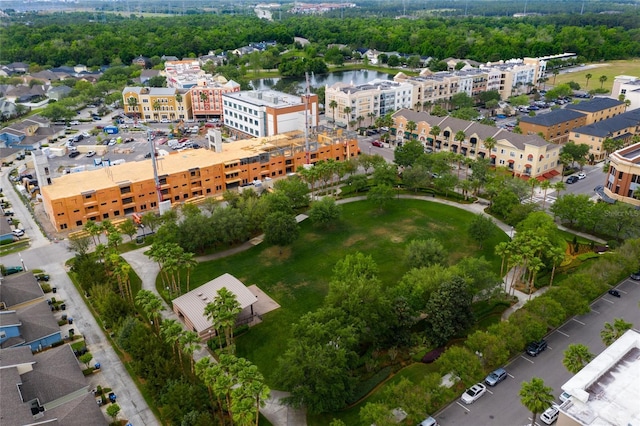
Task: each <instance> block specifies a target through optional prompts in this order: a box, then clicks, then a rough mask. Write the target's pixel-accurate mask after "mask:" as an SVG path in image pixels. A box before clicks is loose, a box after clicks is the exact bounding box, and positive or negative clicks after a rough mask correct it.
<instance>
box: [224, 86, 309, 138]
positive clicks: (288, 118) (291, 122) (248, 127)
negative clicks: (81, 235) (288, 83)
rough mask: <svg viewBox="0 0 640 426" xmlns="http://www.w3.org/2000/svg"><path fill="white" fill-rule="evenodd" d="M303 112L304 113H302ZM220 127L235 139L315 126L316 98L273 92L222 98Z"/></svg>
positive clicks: (264, 91) (227, 94) (237, 94)
mask: <svg viewBox="0 0 640 426" xmlns="http://www.w3.org/2000/svg"><path fill="white" fill-rule="evenodd" d="M305 110H306V113H305ZM222 111H223V113H222V114H223V117H224V124H225V126H226V127H227V129H229V130H230V131H231V133H232V134H233V135H235V136H237V137H239V138H245V137H264V136H274V135H277V134H279V133H285V132H292V131H302V130H304V129H305V120H306V126H307V128H308V129H315V128H316V127H317V126H318V119H319V118H318V95H315V94H311V95H309V96H306V95H304V96H294V95H289V94H287V93H283V92H277V91H275V90H252V91H241V92H237V93H224V94H222Z"/></svg>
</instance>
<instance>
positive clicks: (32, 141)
mask: <svg viewBox="0 0 640 426" xmlns="http://www.w3.org/2000/svg"><path fill="white" fill-rule="evenodd" d="M63 133H64V128H63V127H56V126H52V125H51V123H50V122H49V120H47V119H46V118H44V117H42V116H39V115H32V116H30V117H29V118H27V119H25V120H22V121H21V122H18V123H14V124H12V125H11V126H7V127H3V128H2V129H0V147H5V148H18V149H23V150H26V151H33V150H36V149H39V148H40V147H41V146H42V144H45V143H48V142H49V140H51V139H52V138H53V137H57V136H58V135H60V134H63Z"/></svg>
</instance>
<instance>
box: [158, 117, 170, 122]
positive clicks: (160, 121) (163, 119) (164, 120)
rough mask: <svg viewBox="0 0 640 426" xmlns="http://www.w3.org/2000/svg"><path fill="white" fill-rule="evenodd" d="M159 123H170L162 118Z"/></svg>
mask: <svg viewBox="0 0 640 426" xmlns="http://www.w3.org/2000/svg"><path fill="white" fill-rule="evenodd" d="M160 122H161V123H171V121H170V120H168V119H166V118H163V119H162V120H160Z"/></svg>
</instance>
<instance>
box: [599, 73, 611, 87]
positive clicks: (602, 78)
mask: <svg viewBox="0 0 640 426" xmlns="http://www.w3.org/2000/svg"><path fill="white" fill-rule="evenodd" d="M607 80H609V77H607V76H606V75H601V76H600V78H598V81H599V82H600V88H601V89H602V86H604V82H605V81H607Z"/></svg>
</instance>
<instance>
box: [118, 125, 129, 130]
mask: <svg viewBox="0 0 640 426" xmlns="http://www.w3.org/2000/svg"><path fill="white" fill-rule="evenodd" d="M120 128H121V129H128V128H129V125H128V124H121V125H120Z"/></svg>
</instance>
